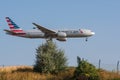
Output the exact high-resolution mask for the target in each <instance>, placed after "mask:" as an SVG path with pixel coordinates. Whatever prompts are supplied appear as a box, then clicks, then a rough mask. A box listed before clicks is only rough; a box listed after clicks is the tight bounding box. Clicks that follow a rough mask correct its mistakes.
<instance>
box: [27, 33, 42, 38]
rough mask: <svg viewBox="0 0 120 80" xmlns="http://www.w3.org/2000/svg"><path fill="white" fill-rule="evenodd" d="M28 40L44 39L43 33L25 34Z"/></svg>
mask: <svg viewBox="0 0 120 80" xmlns="http://www.w3.org/2000/svg"><path fill="white" fill-rule="evenodd" d="M26 37H28V38H44V33H27V34H26Z"/></svg>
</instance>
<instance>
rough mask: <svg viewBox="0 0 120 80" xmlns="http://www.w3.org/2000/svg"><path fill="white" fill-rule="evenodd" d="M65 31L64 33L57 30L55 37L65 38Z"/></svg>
mask: <svg viewBox="0 0 120 80" xmlns="http://www.w3.org/2000/svg"><path fill="white" fill-rule="evenodd" d="M66 36H67V35H66V33H64V32H58V33H57V38H66Z"/></svg>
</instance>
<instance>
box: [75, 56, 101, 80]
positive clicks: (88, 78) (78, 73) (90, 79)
mask: <svg viewBox="0 0 120 80" xmlns="http://www.w3.org/2000/svg"><path fill="white" fill-rule="evenodd" d="M77 63H78V66H77V67H76V70H75V73H74V78H75V79H78V80H100V77H99V75H98V72H97V69H96V68H95V66H94V65H92V64H90V63H89V62H87V61H86V60H84V59H82V60H81V59H80V57H77Z"/></svg>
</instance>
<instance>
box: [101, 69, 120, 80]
mask: <svg viewBox="0 0 120 80" xmlns="http://www.w3.org/2000/svg"><path fill="white" fill-rule="evenodd" d="M99 74H100V77H101V80H120V74H117V73H116V72H110V71H106V70H100V71H99Z"/></svg>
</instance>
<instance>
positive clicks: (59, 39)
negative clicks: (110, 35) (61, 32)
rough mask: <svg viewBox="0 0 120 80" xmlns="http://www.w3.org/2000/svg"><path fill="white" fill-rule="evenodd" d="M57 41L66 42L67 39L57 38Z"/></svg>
mask: <svg viewBox="0 0 120 80" xmlns="http://www.w3.org/2000/svg"><path fill="white" fill-rule="evenodd" d="M56 40H58V41H67V38H57V39H56Z"/></svg>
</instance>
